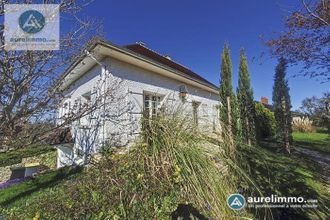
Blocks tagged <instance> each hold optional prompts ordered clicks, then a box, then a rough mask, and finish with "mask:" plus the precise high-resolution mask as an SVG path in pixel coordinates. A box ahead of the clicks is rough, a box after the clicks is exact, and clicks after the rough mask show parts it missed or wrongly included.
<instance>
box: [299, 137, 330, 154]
mask: <svg viewBox="0 0 330 220" xmlns="http://www.w3.org/2000/svg"><path fill="white" fill-rule="evenodd" d="M293 140H294V143H295V144H296V145H297V146H301V147H305V148H309V149H312V150H317V151H321V152H325V153H329V154H330V136H329V135H328V134H325V133H316V132H315V133H301V132H294V133H293Z"/></svg>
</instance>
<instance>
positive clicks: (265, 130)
mask: <svg viewBox="0 0 330 220" xmlns="http://www.w3.org/2000/svg"><path fill="white" fill-rule="evenodd" d="M255 114H256V119H255V122H256V134H257V138H258V139H259V140H261V139H264V138H270V137H272V136H274V135H275V128H276V124H275V116H274V113H273V112H271V111H270V110H269V109H267V108H266V107H265V106H264V105H263V104H261V103H258V102H256V103H255Z"/></svg>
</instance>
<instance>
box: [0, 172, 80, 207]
mask: <svg viewBox="0 0 330 220" xmlns="http://www.w3.org/2000/svg"><path fill="white" fill-rule="evenodd" d="M80 171H81V169H78V168H76V169H73V168H62V169H58V170H55V171H49V172H46V173H44V174H41V175H39V176H37V177H36V178H34V179H31V180H28V181H24V182H22V183H19V184H15V185H12V186H10V187H8V188H6V189H2V190H0V208H1V207H15V206H21V205H23V204H24V203H25V202H26V201H27V200H30V201H31V200H33V198H34V197H37V196H39V195H41V194H42V193H43V192H45V191H47V190H49V189H52V188H54V187H55V186H57V185H61V184H63V183H64V182H65V180H67V179H68V178H69V177H71V176H73V175H76V174H77V173H79V172H80ZM71 178H72V177H71Z"/></svg>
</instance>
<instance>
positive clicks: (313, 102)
mask: <svg viewBox="0 0 330 220" xmlns="http://www.w3.org/2000/svg"><path fill="white" fill-rule="evenodd" d="M300 111H301V112H302V113H304V114H306V115H307V116H308V117H309V118H311V119H312V120H313V121H314V123H316V124H317V125H319V126H324V127H326V128H327V129H328V134H330V92H325V93H324V94H323V97H321V98H318V97H316V96H313V97H311V98H306V99H304V100H303V101H302V106H301V107H300Z"/></svg>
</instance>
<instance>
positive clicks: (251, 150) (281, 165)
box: [240, 142, 330, 219]
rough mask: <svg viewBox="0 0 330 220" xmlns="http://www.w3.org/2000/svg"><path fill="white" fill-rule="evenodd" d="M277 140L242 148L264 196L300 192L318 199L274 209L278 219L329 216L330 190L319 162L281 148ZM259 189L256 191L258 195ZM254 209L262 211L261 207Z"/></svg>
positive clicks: (247, 165)
mask: <svg viewBox="0 0 330 220" xmlns="http://www.w3.org/2000/svg"><path fill="white" fill-rule="evenodd" d="M278 149H279V147H278V145H277V143H275V142H261V143H260V147H244V148H243V149H240V151H241V154H242V159H243V160H245V161H244V162H245V165H246V170H249V173H250V176H251V179H252V180H253V181H254V183H255V185H256V186H257V187H258V188H259V190H260V192H261V193H262V194H263V195H264V196H270V195H272V194H274V195H277V196H297V197H299V196H301V197H304V198H305V199H317V200H318V208H316V209H315V208H309V209H292V208H290V209H271V211H272V214H273V216H274V217H276V218H275V219H289V218H288V216H290V217H291V218H290V219H326V216H329V213H328V210H329V204H330V199H329V198H330V194H329V191H328V188H327V185H326V183H325V181H324V179H323V176H322V174H321V173H320V170H322V169H321V167H320V165H319V164H317V163H316V162H314V161H312V160H310V158H305V157H303V156H302V155H300V154H296V153H293V154H291V155H288V154H285V153H283V152H280V151H278ZM258 194H259V193H257V192H255V195H258ZM255 211H258V212H260V211H262V210H260V209H258V210H255Z"/></svg>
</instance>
